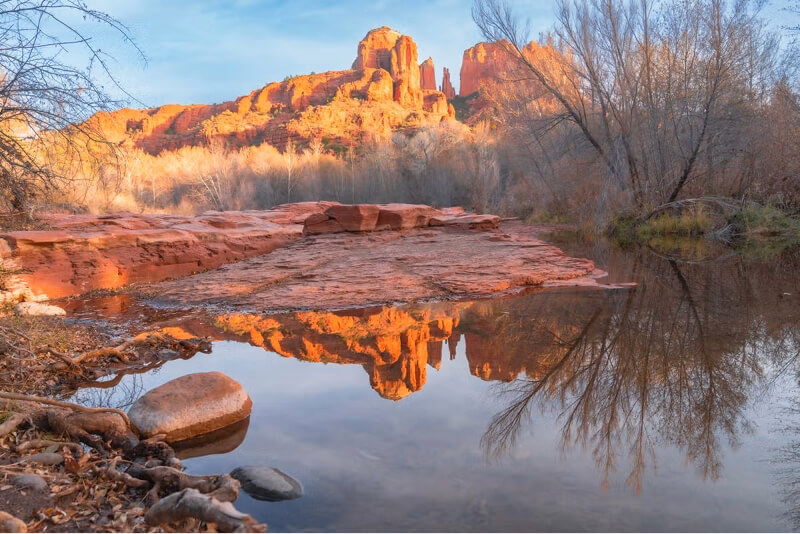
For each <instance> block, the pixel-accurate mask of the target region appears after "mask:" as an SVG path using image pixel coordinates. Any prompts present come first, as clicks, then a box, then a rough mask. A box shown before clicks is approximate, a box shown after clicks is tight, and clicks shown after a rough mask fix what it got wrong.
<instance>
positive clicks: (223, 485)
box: [128, 465, 240, 502]
mask: <svg viewBox="0 0 800 534" xmlns="http://www.w3.org/2000/svg"><path fill="white" fill-rule="evenodd" d="M128 472H129V473H130V474H132V475H133V476H135V477H136V478H141V479H145V480H149V481H150V482H152V483H153V487H154V488H156V487H158V489H159V490H162V489H164V490H167V491H168V492H169V493H172V492H175V491H180V490H184V489H187V488H191V489H196V490H198V491H199V492H200V493H205V494H207V495H209V496H211V497H214V498H215V499H217V500H220V501H224V502H233V501H235V500H236V498H237V497H238V496H239V487H240V484H239V481H238V480H236V479H235V478H233V477H232V476H230V475H190V474H188V473H184V472H183V471H180V470H178V469H175V468H173V467H168V466H165V465H164V466H158V467H149V468H142V467H139V466H132V467H131V468H130V469H129V470H128ZM153 497H154V500H153V502H156V501H157V500H158V495H157V494H154V495H153Z"/></svg>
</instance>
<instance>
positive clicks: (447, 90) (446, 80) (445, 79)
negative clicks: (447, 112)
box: [439, 67, 456, 100]
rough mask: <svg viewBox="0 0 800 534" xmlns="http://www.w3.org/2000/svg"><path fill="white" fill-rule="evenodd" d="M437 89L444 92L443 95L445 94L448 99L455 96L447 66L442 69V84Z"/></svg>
mask: <svg viewBox="0 0 800 534" xmlns="http://www.w3.org/2000/svg"><path fill="white" fill-rule="evenodd" d="M439 90H440V91H441V92H443V93H444V96H446V97H447V99H448V100H450V99H451V98H455V97H456V90H455V89H454V88H453V84H452V83H451V82H450V69H448V68H447V67H445V68H444V69H442V86H441V87H440V88H439Z"/></svg>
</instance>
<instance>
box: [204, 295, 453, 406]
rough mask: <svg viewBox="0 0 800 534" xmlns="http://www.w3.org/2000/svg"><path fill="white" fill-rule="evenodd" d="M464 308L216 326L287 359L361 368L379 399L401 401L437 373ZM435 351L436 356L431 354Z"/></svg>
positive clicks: (233, 321)
mask: <svg viewBox="0 0 800 534" xmlns="http://www.w3.org/2000/svg"><path fill="white" fill-rule="evenodd" d="M461 307H462V305H459V304H452V305H448V306H446V307H442V308H441V309H439V310H416V311H404V310H400V309H398V308H381V309H379V310H374V309H373V310H370V309H366V310H362V311H361V312H348V313H349V314H347V315H345V314H338V313H332V312H301V313H297V314H293V315H289V316H271V317H268V316H258V315H243V314H229V315H224V316H220V317H218V318H217V325H218V326H220V327H221V328H223V329H224V330H226V331H229V332H233V333H235V334H238V335H245V336H247V337H248V338H249V340H250V342H251V343H253V344H254V345H258V346H261V347H264V348H265V349H267V350H269V351H272V352H277V353H278V354H281V355H283V356H286V357H294V358H298V359H301V360H307V361H316V362H326V363H339V364H360V365H362V366H363V367H364V370H365V371H366V372H367V374H368V375H369V377H370V384H371V385H372V388H373V389H374V390H375V391H377V392H378V394H380V395H381V396H382V397H384V398H387V399H392V400H400V399H402V398H404V397H406V396H408V395H409V394H411V393H413V392H414V391H419V390H420V389H421V388H422V386H423V385H424V384H425V379H426V365H427V364H428V363H430V364H431V365H432V366H434V367H436V368H437V369H438V367H439V365H440V364H441V341H442V340H444V339H447V338H448V337H449V336H451V335H452V332H453V329H454V328H455V327H456V326H457V325H458V317H457V316H458V313H459V310H460V308H461ZM453 315H455V316H453ZM431 349H433V350H434V351H436V350H438V352H434V353H431V352H429V351H430V350H431Z"/></svg>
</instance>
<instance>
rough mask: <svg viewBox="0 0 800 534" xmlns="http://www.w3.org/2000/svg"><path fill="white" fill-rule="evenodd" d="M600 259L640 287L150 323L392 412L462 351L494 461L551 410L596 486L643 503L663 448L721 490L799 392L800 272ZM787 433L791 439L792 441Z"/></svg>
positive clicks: (783, 263)
mask: <svg viewBox="0 0 800 534" xmlns="http://www.w3.org/2000/svg"><path fill="white" fill-rule="evenodd" d="M600 252H601V253H600V254H596V255H594V256H595V258H597V259H598V260H599V262H598V263H600V264H601V266H602V267H603V268H604V269H606V270H607V271H609V272H610V273H612V276H613V277H614V281H615V282H616V281H628V280H634V281H636V282H637V284H638V285H637V287H635V288H633V289H623V290H607V291H597V290H559V291H552V292H540V293H534V294H530V295H525V296H518V297H513V298H504V299H497V300H484V301H474V302H459V303H436V304H427V305H417V306H406V307H402V308H393V307H386V308H376V309H366V310H358V311H351V312H300V313H293V314H279V315H254V314H237V313H230V314H224V315H219V316H214V317H210V318H208V317H203V316H202V314H199V315H198V313H194V314H192V315H191V316H183V317H181V316H179V315H173V316H170V317H166V318H164V317H161V318H159V321H160V322H159V324H158V325H157V326H174V327H180V328H182V329H184V330H186V331H187V332H188V333H190V334H191V335H195V336H212V337H214V338H216V339H227V340H236V341H246V342H248V343H250V344H252V345H255V346H259V347H263V348H264V349H265V350H267V351H270V352H274V353H277V354H280V355H282V356H284V357H287V358H296V359H299V360H304V361H310V362H322V363H335V364H352V365H360V366H361V367H363V369H364V370H365V372H366V375H367V378H368V380H369V383H370V386H371V387H372V388H373V389H374V390H375V391H376V392H377V393H378V394H379V395H380V396H381V397H384V398H387V399H392V400H395V401H397V400H401V399H404V398H406V397H408V396H410V395H412V394H413V393H415V392H418V391H420V390H421V389H422V388H423V386H425V383H426V381H427V380H428V378H429V377H428V374H427V373H428V372H429V371H430V370H429V369H428V367H431V369H433V370H438V369H440V367H441V364H442V362H441V357H442V353H443V349H444V352H445V355H447V354H449V355H450V358H451V359H452V358H454V357H455V355H456V346H457V345H458V344H459V343H463V344H464V349H465V354H466V358H467V361H468V364H469V370H470V373H471V374H472V375H474V376H476V377H478V378H480V379H482V380H486V381H496V382H497V385H496V386H495V387H494V392H495V393H496V395H497V396H498V398H500V399H502V404H501V406H502V409H500V410H499V411H498V412H497V413H496V414H495V415H494V417H493V418H492V419H491V421H490V422H489V424H488V428H487V429H486V431H485V433H484V435H483V437H482V439H481V447H482V449H483V452H484V453H485V454H486V455H487V456H488V457H490V458H493V459H505V458H508V457H509V456H510V455H513V453H514V451H515V447H516V446H517V445H518V440H519V438H520V436H521V435H523V434H524V433H525V431H526V428H528V429H530V428H532V427H535V426H536V425H535V423H536V421H537V420H539V419H544V418H545V417H544V416H545V415H546V414H550V413H555V414H556V416H557V422H558V435H559V443H560V446H561V448H562V449H563V450H565V451H566V450H569V449H572V448H576V447H577V448H580V449H582V450H584V449H585V450H587V451H589V452H590V454H591V456H592V459H593V461H594V463H595V464H596V465H597V467H598V468H599V470H600V472H601V473H602V477H603V483H602V486H604V487H606V486H608V484H609V478H610V475H611V474H612V473H614V472H615V470H616V469H617V468H618V467H619V466H622V465H624V466H625V470H626V471H627V472H625V473H624V475H625V476H626V482H627V484H628V485H629V486H630V487H631V488H632V489H633V490H634V491H635V492H639V491H640V490H641V488H642V483H643V477H644V475H645V473H646V472H648V471H649V470H650V468H655V466H656V453H657V452H658V451H660V450H661V449H663V448H664V447H665V446H668V447H672V448H675V449H677V450H679V451H680V453H681V455H682V456H683V457H685V459H686V461H687V463H689V464H691V465H693V466H694V467H695V468H696V470H697V472H698V474H699V475H700V477H701V478H702V479H703V480H709V481H713V480H717V479H718V478H719V477H720V476H721V475H722V473H723V460H724V458H723V451H725V450H726V448H727V447H733V448H735V447H736V446H737V445H738V444H739V443H741V442H742V441H743V440H746V439H748V436H749V435H750V433H751V432H753V431H754V428H755V427H756V426H757V424H758V421H753V420H752V412H751V411H750V408H751V406H752V404H753V403H754V402H756V401H757V400H758V399H759V398H764V397H766V396H768V395H769V394H770V391H771V389H773V388H774V386H775V384H777V383H786V382H787V381H788V382H792V384H791V386H792V388H791V393H792V394H793V395H796V386H797V383H796V382H797V377H796V376H795V374H796V373H797V372H798V369H799V367H798V365H797V362H798V358H800V352H799V350H800V276H798V275H800V260H798V257H797V255H785V256H783V257H781V258H780V259H779V260H778V261H775V260H773V261H771V262H770V263H751V262H746V261H744V260H741V259H738V258H735V257H733V258H731V257H727V258H724V259H722V260H720V261H718V262H708V261H704V262H702V263H692V262H679V261H675V260H671V259H665V258H662V257H659V256H657V255H655V254H648V253H645V254H643V255H631V254H625V253H620V252H618V251H613V250H611V251H610V250H602V251H600ZM584 253H585V251H584ZM604 255H605V256H604ZM598 256H600V257H599V258H598ZM133 307H135V305H134V306H133ZM445 357H446V356H445ZM789 376H791V377H792V378H791V380H787V377H789ZM138 393H139V392H135V393H133V394H132V395H137V394H138ZM126 400H127V399H126ZM91 402H95V401H94V400H92V401H91ZM795 402H797V401H796V399H795ZM798 413H800V407H798ZM539 415H541V417H540V416H539ZM796 419H797V418H795V420H796ZM529 425H532V427H531V426H529ZM788 430H789V431H790V432H795V434H796V435H797V436H800V428H789V429H788ZM321 438H323V437H322V436H321ZM475 439H476V441H477V439H478V436H475ZM775 459H776V461H778V462H781V463H783V464H784V465H787V466H792V467H791V469H787V470H786V471H785V473H784V474H785V475H786V476H783V477H782V478H781V481H782V483H783V484H784V488H785V491H784V493H785V498H786V504H787V508H788V509H789V510H790V513H791V514H793V518H794V519H795V521H796V524H797V525H798V526H800V477H798V476H797V475H796V473H797V470H796V469H795V468H796V467H797V466H798V465H800V438H798V439H797V442H796V443H792V444H790V445H789V446H788V448H785V449H782V451H781V453H780V454H778V456H776V458H775ZM792 462H794V463H792Z"/></svg>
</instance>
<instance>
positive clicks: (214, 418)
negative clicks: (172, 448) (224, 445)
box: [128, 372, 253, 443]
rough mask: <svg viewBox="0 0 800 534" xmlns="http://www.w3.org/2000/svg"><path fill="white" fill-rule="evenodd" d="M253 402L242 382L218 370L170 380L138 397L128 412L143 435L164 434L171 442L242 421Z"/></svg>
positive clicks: (133, 423) (132, 422) (132, 421)
mask: <svg viewBox="0 0 800 534" xmlns="http://www.w3.org/2000/svg"><path fill="white" fill-rule="evenodd" d="M252 407H253V402H252V401H251V400H250V396H249V395H248V394H247V392H246V391H245V390H244V388H242V386H241V385H240V384H239V383H238V382H236V381H235V380H233V379H232V378H230V377H228V376H226V375H224V374H222V373H218V372H211V373H194V374H190V375H185V376H182V377H180V378H176V379H175V380H171V381H169V382H167V383H166V384H163V385H161V386H159V387H157V388H155V389H153V390H151V391H149V392H147V393H146V394H144V395H143V396H142V397H140V398H139V400H137V401H136V402H135V403H134V405H133V406H132V407H131V409H130V411H129V412H128V417H130V420H131V424H132V425H133V426H134V427H135V428H136V430H138V432H139V433H140V434H141V435H142V436H143V437H151V436H155V435H156V434H165V435H166V438H165V439H166V441H167V442H169V443H174V442H177V441H182V440H185V439H189V438H192V437H194V436H198V435H201V434H206V433H208V432H213V431H214V430H218V429H220V428H224V427H226V426H228V425H231V424H233V423H236V422H238V421H241V420H242V419H245V418H247V417H248V416H249V415H250V410H251V409H252Z"/></svg>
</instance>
